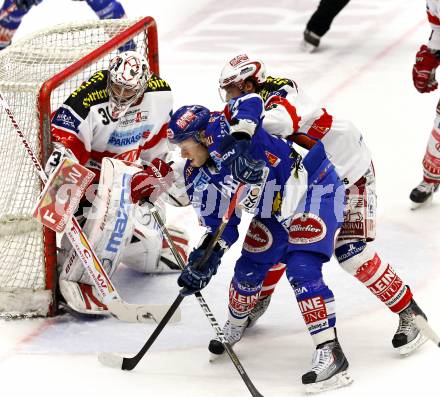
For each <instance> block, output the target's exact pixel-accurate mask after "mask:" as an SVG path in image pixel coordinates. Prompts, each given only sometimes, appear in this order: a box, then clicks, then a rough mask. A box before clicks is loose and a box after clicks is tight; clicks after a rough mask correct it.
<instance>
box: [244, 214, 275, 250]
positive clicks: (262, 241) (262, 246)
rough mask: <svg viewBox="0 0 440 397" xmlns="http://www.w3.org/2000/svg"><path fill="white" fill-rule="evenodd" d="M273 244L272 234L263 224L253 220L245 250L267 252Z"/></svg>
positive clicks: (246, 239) (245, 240) (245, 241)
mask: <svg viewBox="0 0 440 397" xmlns="http://www.w3.org/2000/svg"><path fill="white" fill-rule="evenodd" d="M272 242H273V237H272V233H271V232H270V230H269V228H268V227H267V226H266V225H264V224H263V223H261V222H259V221H257V220H256V219H253V220H252V222H251V223H250V225H249V228H248V231H247V233H246V238H245V239H244V243H243V249H245V250H246V251H248V252H263V251H267V250H268V249H269V248H270V247H271V246H272Z"/></svg>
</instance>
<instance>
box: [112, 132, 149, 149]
mask: <svg viewBox="0 0 440 397" xmlns="http://www.w3.org/2000/svg"><path fill="white" fill-rule="evenodd" d="M141 137H142V132H141V131H139V130H132V131H114V132H113V133H112V134H111V135H110V138H109V140H108V144H109V145H113V146H119V147H123V146H131V145H133V144H136V143H138V142H139V141H140V139H141Z"/></svg>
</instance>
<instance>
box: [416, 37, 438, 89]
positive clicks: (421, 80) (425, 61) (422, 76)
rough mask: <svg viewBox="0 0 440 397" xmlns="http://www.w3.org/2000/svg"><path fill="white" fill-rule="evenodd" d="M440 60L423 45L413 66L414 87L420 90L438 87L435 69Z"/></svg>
mask: <svg viewBox="0 0 440 397" xmlns="http://www.w3.org/2000/svg"><path fill="white" fill-rule="evenodd" d="M438 65H439V60H438V59H437V58H436V56H435V55H434V54H433V53H432V52H431V50H430V49H429V48H428V47H427V46H426V45H422V46H421V47H420V50H419V51H418V52H417V54H416V62H415V64H414V66H413V71H412V74H413V81H414V87H416V89H417V91H419V92H422V93H424V92H431V91H434V90H436V89H437V87H438V83H437V80H436V79H435V70H436V69H437V66H438Z"/></svg>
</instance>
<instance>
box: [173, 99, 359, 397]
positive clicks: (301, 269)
mask: <svg viewBox="0 0 440 397" xmlns="http://www.w3.org/2000/svg"><path fill="white" fill-rule="evenodd" d="M229 109H230V111H229V112H226V113H229V115H228V114H226V115H225V114H210V112H209V110H208V109H206V108H204V107H202V106H198V105H193V106H185V107H182V108H180V109H179V110H177V111H176V113H174V115H173V116H172V118H171V120H170V123H169V129H168V133H169V139H170V141H171V142H172V143H175V144H177V145H178V146H179V147H180V150H181V155H182V157H183V158H185V159H187V161H186V164H185V167H184V170H183V173H182V174H183V176H184V182H185V185H186V189H187V194H188V196H189V199H190V201H191V203H192V205H193V206H194V207H195V208H196V210H197V211H198V213H199V218H200V221H201V223H202V224H203V225H205V226H206V227H207V233H206V234H205V235H204V236H203V238H202V239H201V242H200V244H199V246H198V247H197V248H196V249H194V250H193V251H192V253H191V254H190V256H189V260H188V265H187V267H186V268H185V270H184V271H183V272H182V274H181V275H180V277H179V279H178V284H179V285H180V286H181V287H183V292H184V293H186V294H192V293H194V292H196V291H199V290H200V289H202V288H204V287H205V286H206V285H207V284H208V283H209V281H210V279H211V277H212V276H213V275H214V274H216V272H217V268H218V266H219V265H220V262H221V258H222V256H223V254H224V252H225V251H226V250H227V249H228V247H230V246H231V245H232V244H233V243H234V242H235V241H236V240H237V238H238V230H237V226H238V224H239V222H240V217H239V214H235V215H234V216H233V217H232V218H231V220H230V221H229V223H228V225H227V227H226V229H225V231H224V233H223V235H222V239H221V241H220V242H219V243H218V244H217V246H216V248H215V250H214V252H213V253H212V255H211V256H210V257H209V259H208V261H207V263H206V265H205V266H204V267H203V268H202V269H200V270H196V269H194V268H193V264H194V263H195V262H197V260H198V259H200V258H201V257H202V256H203V253H204V250H205V248H206V247H207V245H208V243H209V241H210V239H211V238H212V234H211V233H212V232H213V231H214V230H215V229H216V228H217V226H218V225H219V223H220V218H219V217H220V216H221V215H220V214H221V213H222V210H221V209H222V208H223V209H224V208H225V205H226V204H225V201H226V202H227V201H228V200H229V199H230V196H231V194H232V193H231V192H233V191H234V188H235V187H236V186H237V185H238V182H237V180H238V181H241V182H248V183H253V184H258V182H260V180H261V177H262V173H261V171H262V162H264V165H265V166H266V167H267V168H268V170H269V173H268V176H267V180H266V182H265V184H264V185H263V186H262V192H261V194H260V197H261V199H260V201H259V203H258V206H257V208H256V209H255V212H254V217H253V220H252V222H251V225H250V227H249V230H248V232H247V235H246V239H245V241H244V245H243V249H242V254H241V257H240V258H239V259H238V261H237V263H236V265H235V270H234V277H233V279H232V281H231V284H230V292H229V296H230V299H229V319H228V321H227V322H226V324H225V326H224V328H223V332H224V333H225V335H226V337H227V339H228V341H229V342H230V343H231V344H234V343H236V342H238V341H239V340H240V338H241V335H242V333H243V331H244V330H245V329H246V325H247V321H248V316H249V313H250V311H251V310H252V308H253V306H254V305H255V303H256V302H257V300H258V295H259V293H260V291H261V286H262V283H263V280H264V278H265V275H266V272H267V271H268V270H269V269H270V268H271V267H272V266H273V265H274V264H275V263H278V261H280V260H283V261H284V262H285V263H286V264H287V277H288V279H289V282H290V283H291V285H292V287H293V289H294V292H295V295H296V298H297V301H298V304H299V307H300V309H301V312H302V314H303V317H304V320H305V322H306V324H307V327H308V330H309V332H310V334H311V335H312V338H313V340H314V342H315V344H316V351H315V360H314V366H313V367H312V370H311V371H309V372H308V373H306V374H305V375H304V376H303V378H302V381H303V383H304V384H306V385H307V388H308V390H309V391H313V390H315V391H316V390H325V389H328V388H335V387H341V386H344V385H346V384H349V383H351V378H350V377H349V375H348V374H347V368H348V362H347V360H346V358H345V356H344V353H343V352H342V349H341V346H340V345H339V342H338V339H337V336H336V329H335V323H336V316H335V308H334V296H333V293H332V291H331V290H330V289H329V288H328V286H327V285H326V284H325V282H324V281H323V278H322V265H323V263H325V262H327V261H328V260H329V259H330V257H331V255H332V253H333V250H334V239H335V236H336V234H337V231H338V229H339V227H340V224H341V221H342V218H343V214H342V212H343V207H344V187H343V185H342V182H341V181H340V179H339V177H338V176H337V174H336V172H335V169H334V166H333V164H332V163H331V162H330V161H329V160H328V158H327V157H326V154H325V151H324V149H323V146H322V144H320V143H318V144H317V145H315V146H314V147H313V149H312V150H310V152H308V153H307V151H306V150H305V149H303V148H301V147H299V146H297V145H295V144H294V143H290V142H289V143H288V142H287V141H285V140H283V139H281V138H277V137H274V136H270V135H269V134H267V133H266V131H265V130H264V129H263V128H261V126H260V120H261V115H262V101H261V99H259V97H258V96H256V95H255V96H254V95H250V96H243V97H241V98H237V99H236V100H235V101H233V102H231V103H230V106H229ZM236 112H240V114H241V115H242V116H243V115H244V114H245V115H246V117H242V118H241V120H246V121H245V122H243V123H241V125H240V126H237V125H235V124H234V118H233V116H234V114H235V113H236ZM247 124H248V125H247ZM250 124H254V125H256V128H254V129H253V131H252V137H251V136H250V134H249V133H248V131H250V129H249V128H247V127H249V126H250ZM239 129H240V130H239ZM231 174H232V175H233V178H231ZM218 198H219V199H218ZM209 349H210V351H211V352H212V353H214V354H216V353H217V354H221V353H222V345H221V344H220V343H219V342H218V341H216V340H213V341H211V342H210V346H209Z"/></svg>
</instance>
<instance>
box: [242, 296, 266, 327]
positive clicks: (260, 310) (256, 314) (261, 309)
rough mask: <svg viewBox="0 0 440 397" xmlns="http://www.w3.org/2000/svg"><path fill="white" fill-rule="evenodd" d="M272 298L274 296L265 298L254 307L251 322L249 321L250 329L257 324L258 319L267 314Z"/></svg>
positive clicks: (250, 317) (250, 314) (250, 315)
mask: <svg viewBox="0 0 440 397" xmlns="http://www.w3.org/2000/svg"><path fill="white" fill-rule="evenodd" d="M271 298H272V295H269V296H265V297H264V298H261V299H260V300H259V301H258V302H257V304H256V305H255V306H254V307H253V309H252V310H251V312H250V313H249V321H248V326H247V327H248V328H251V327H253V326H254V325H255V323H256V322H257V321H258V319H259V318H260V317H261V316H262V315H263V314H264V313H266V310H267V308H268V307H269V304H270V300H271Z"/></svg>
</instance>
